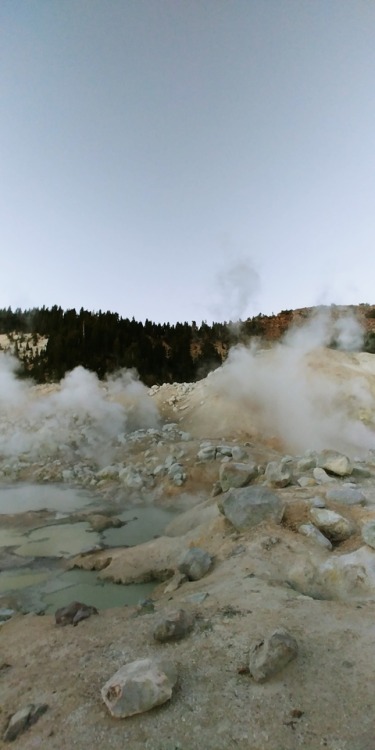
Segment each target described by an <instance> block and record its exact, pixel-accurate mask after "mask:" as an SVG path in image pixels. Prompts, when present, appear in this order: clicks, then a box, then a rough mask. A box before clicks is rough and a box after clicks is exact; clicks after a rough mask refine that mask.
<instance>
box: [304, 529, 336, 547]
mask: <svg viewBox="0 0 375 750" xmlns="http://www.w3.org/2000/svg"><path fill="white" fill-rule="evenodd" d="M298 531H299V533H300V534H303V535H304V536H307V537H308V538H309V539H312V540H313V541H314V542H317V544H320V546H321V547H325V548H326V549H332V544H331V542H330V541H329V539H327V537H326V536H324V534H322V533H321V531H319V529H317V528H316V526H314V524H313V523H304V524H302V526H300V527H299V529H298Z"/></svg>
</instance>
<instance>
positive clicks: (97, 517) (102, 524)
mask: <svg viewBox="0 0 375 750" xmlns="http://www.w3.org/2000/svg"><path fill="white" fill-rule="evenodd" d="M85 518H86V520H87V521H88V522H89V524H90V526H91V528H92V530H93V531H105V530H106V529H111V528H113V529H119V528H120V527H121V526H124V525H125V521H121V519H120V518H117V517H116V516H105V515H104V514H102V513H93V514H92V515H89V516H86V517H85Z"/></svg>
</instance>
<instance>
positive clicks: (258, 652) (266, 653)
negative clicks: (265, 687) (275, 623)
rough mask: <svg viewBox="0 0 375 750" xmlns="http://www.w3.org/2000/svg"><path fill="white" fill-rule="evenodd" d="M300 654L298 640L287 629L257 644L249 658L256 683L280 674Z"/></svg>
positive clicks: (274, 633)
mask: <svg viewBox="0 0 375 750" xmlns="http://www.w3.org/2000/svg"><path fill="white" fill-rule="evenodd" d="M297 654H298V644H297V641H296V639H295V638H294V636H293V635H291V633H289V632H288V631H287V630H286V629H285V628H278V629H277V630H274V632H273V633H271V635H270V636H269V638H265V639H264V640H263V641H259V642H258V643H256V644H255V645H254V646H253V647H252V649H251V651H250V657H249V670H250V674H251V675H252V677H253V678H254V680H255V681H256V682H264V681H265V680H267V679H269V678H270V677H272V676H273V675H275V674H277V672H280V671H281V670H282V669H284V667H286V666H287V664H289V662H291V661H292V660H293V659H295V658H296V656H297Z"/></svg>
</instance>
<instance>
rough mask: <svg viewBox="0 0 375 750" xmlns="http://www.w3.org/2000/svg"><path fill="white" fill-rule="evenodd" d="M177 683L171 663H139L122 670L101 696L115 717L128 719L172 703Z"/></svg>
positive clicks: (126, 666)
mask: <svg viewBox="0 0 375 750" xmlns="http://www.w3.org/2000/svg"><path fill="white" fill-rule="evenodd" d="M176 681H177V672H176V669H175V667H174V665H173V664H172V663H171V662H169V661H167V660H164V659H163V660H160V661H155V660H153V659H137V660H136V661H133V662H131V663H130V664H125V665H124V666H123V667H121V668H120V669H119V670H118V671H117V672H116V673H115V674H114V675H113V676H112V677H111V678H110V679H109V680H108V682H106V683H105V685H103V687H102V689H101V695H102V698H103V701H104V703H105V704H106V706H107V708H108V710H109V712H110V713H111V714H112V716H115V717H116V718H118V719H126V718H127V717H128V716H134V714H141V713H144V712H145V711H150V709H151V708H155V706H161V705H162V704H163V703H166V701H168V700H170V698H171V697H172V691H173V688H174V686H175V684H176Z"/></svg>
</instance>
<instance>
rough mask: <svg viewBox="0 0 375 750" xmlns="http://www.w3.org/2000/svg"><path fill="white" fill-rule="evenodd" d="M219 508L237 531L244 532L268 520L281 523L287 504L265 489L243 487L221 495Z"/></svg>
mask: <svg viewBox="0 0 375 750" xmlns="http://www.w3.org/2000/svg"><path fill="white" fill-rule="evenodd" d="M218 508H219V510H220V512H221V513H223V515H224V516H225V517H226V518H227V519H228V521H230V523H231V524H232V525H233V526H234V527H235V528H236V529H237V531H243V530H245V529H248V528H251V527H252V526H257V524H259V523H262V521H266V520H267V521H269V520H272V521H274V522H275V523H280V522H281V519H282V517H283V514H284V508H285V503H284V502H283V501H282V500H281V499H280V498H279V497H278V496H277V495H276V494H275V493H274V492H271V491H270V490H268V489H266V488H265V487H243V488H240V489H232V490H229V492H226V493H225V495H220V496H219V499H218Z"/></svg>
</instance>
